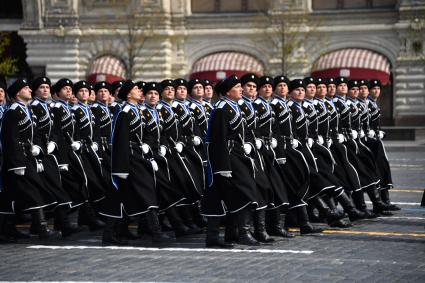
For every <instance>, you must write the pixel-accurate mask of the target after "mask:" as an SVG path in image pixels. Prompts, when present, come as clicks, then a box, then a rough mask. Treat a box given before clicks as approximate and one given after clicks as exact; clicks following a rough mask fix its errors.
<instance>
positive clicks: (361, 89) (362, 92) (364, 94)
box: [359, 85, 369, 98]
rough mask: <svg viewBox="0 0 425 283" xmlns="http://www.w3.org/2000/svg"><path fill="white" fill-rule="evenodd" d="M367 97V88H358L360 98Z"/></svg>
mask: <svg viewBox="0 0 425 283" xmlns="http://www.w3.org/2000/svg"><path fill="white" fill-rule="evenodd" d="M368 95H369V88H368V87H367V86H365V85H362V86H361V87H360V93H359V96H360V97H361V98H366V97H368Z"/></svg>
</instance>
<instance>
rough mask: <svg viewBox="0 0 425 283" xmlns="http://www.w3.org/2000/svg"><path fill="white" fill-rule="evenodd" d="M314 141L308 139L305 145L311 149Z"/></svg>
mask: <svg viewBox="0 0 425 283" xmlns="http://www.w3.org/2000/svg"><path fill="white" fill-rule="evenodd" d="M313 143H314V140H313V139H312V138H308V139H307V145H308V147H309V148H311V147H312V146H313Z"/></svg>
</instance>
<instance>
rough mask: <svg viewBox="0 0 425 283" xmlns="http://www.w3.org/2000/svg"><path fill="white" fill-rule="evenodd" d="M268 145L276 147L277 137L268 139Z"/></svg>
mask: <svg viewBox="0 0 425 283" xmlns="http://www.w3.org/2000/svg"><path fill="white" fill-rule="evenodd" d="M270 146H271V147H272V148H276V147H277V139H275V138H272V140H271V141H270Z"/></svg>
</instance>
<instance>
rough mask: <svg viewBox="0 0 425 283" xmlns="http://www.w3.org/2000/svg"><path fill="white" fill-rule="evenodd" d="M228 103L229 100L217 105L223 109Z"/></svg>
mask: <svg viewBox="0 0 425 283" xmlns="http://www.w3.org/2000/svg"><path fill="white" fill-rule="evenodd" d="M226 104H227V102H226V101H220V103H219V104H218V105H217V108H218V109H221V108H223V107H224V106H225V105H226Z"/></svg>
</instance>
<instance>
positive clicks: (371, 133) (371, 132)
mask: <svg viewBox="0 0 425 283" xmlns="http://www.w3.org/2000/svg"><path fill="white" fill-rule="evenodd" d="M375 135H376V133H375V131H374V130H369V131H368V132H367V137H368V138H371V139H372V138H374V137H375Z"/></svg>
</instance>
